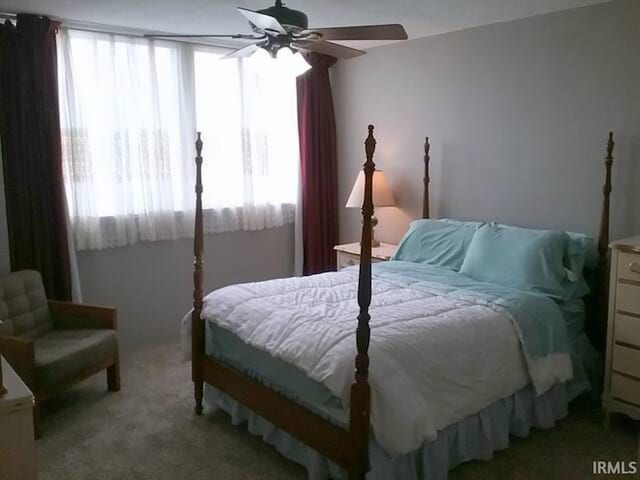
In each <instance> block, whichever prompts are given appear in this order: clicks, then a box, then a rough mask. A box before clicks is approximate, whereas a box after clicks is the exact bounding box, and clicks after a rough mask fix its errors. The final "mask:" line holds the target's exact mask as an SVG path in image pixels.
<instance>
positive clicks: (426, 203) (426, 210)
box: [422, 137, 431, 218]
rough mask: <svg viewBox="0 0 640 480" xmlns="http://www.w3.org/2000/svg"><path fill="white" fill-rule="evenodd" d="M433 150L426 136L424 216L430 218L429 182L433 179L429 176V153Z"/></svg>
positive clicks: (423, 181)
mask: <svg viewBox="0 0 640 480" xmlns="http://www.w3.org/2000/svg"><path fill="white" fill-rule="evenodd" d="M430 150H431V145H430V144H429V137H424V178H423V179H422V183H423V184H424V188H423V190H422V191H423V194H422V218H429V215H430V212H429V182H430V181H431V179H430V178H429V162H430V161H431V157H430V155H429V151H430Z"/></svg>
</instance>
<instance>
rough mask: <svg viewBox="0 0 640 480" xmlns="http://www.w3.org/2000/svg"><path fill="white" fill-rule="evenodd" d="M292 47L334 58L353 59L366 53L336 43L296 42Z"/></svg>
mask: <svg viewBox="0 0 640 480" xmlns="http://www.w3.org/2000/svg"><path fill="white" fill-rule="evenodd" d="M291 45H292V46H293V47H296V48H301V49H304V50H309V51H311V52H317V53H323V54H325V55H331V56H332V57H336V58H344V59H348V58H354V57H359V56H360V55H364V54H365V53H367V52H364V51H362V50H357V49H355V48H351V47H345V46H344V45H338V44H337V43H331V42H325V41H317V40H298V41H296V42H294V43H292V44H291Z"/></svg>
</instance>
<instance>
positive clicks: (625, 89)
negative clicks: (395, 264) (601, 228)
mask: <svg viewBox="0 0 640 480" xmlns="http://www.w3.org/2000/svg"><path fill="white" fill-rule="evenodd" d="M639 25H640V2H638V1H637V0H620V1H615V2H613V3H606V4H601V5H597V6H592V7H585V8H580V9H575V10H569V11H564V12H559V13H553V14H548V15H543V16H538V17H532V18H528V19H524V20H518V21H513V22H508V23H500V24H494V25H489V26H485V27H480V28H475V29H471V30H465V31H459V32H453V33H448V34H444V35H440V36H437V37H430V38H424V39H417V40H412V41H408V42H403V43H398V44H394V45H389V46H384V47H378V48H374V49H372V50H370V51H369V52H368V53H367V55H365V56H363V57H359V58H357V59H353V60H349V61H343V62H339V63H338V65H337V66H336V67H335V68H334V74H333V91H334V97H335V104H336V115H337V125H338V133H339V135H338V161H339V178H340V180H339V181H340V185H339V202H340V203H343V202H346V199H347V197H348V195H349V191H350V189H351V186H352V184H353V181H354V180H355V178H356V175H357V171H358V169H359V168H360V166H361V163H362V161H363V160H364V153H363V145H362V143H363V140H364V137H365V136H366V126H367V124H368V123H373V124H374V125H375V126H376V137H377V140H378V147H377V151H376V154H377V156H376V162H377V164H378V167H379V168H380V169H382V170H384V171H385V175H386V176H387V179H388V181H389V182H390V184H391V187H392V189H393V190H394V193H395V195H396V200H397V202H398V204H399V208H386V209H379V211H378V212H377V215H378V217H379V218H380V221H381V224H380V226H379V227H378V229H377V234H378V238H379V239H381V240H383V241H385V240H386V241H397V240H398V239H399V237H400V236H401V235H402V233H403V232H404V230H405V229H406V226H407V223H408V222H409V220H410V219H412V218H418V217H419V216H420V212H421V210H420V208H421V192H422V182H421V178H422V168H423V167H422V155H423V153H422V145H423V142H424V136H425V135H429V136H430V137H431V143H432V150H431V158H432V165H431V172H432V175H431V180H432V182H431V187H432V194H431V200H432V207H433V210H432V216H440V217H443V216H446V217H454V218H459V219H485V220H496V221H500V222H505V223H510V224H515V225H522V226H532V227H547V228H555V229H565V230H573V231H583V232H587V233H595V232H596V231H597V227H598V222H599V216H600V205H601V203H602V183H603V175H604V164H603V160H602V159H603V157H604V154H605V142H606V137H607V133H608V132H609V130H613V131H614V132H615V134H616V143H617V144H616V153H615V157H616V162H615V164H614V169H615V174H614V194H613V203H612V215H613V228H612V230H613V236H614V237H620V236H626V235H631V234H637V233H639V232H640V27H639ZM359 229H360V225H359V212H358V211H357V209H346V208H343V209H342V210H341V215H340V231H341V234H340V235H341V240H342V241H355V240H357V239H358V238H359V235H360V233H359Z"/></svg>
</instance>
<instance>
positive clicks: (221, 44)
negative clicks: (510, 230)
mask: <svg viewBox="0 0 640 480" xmlns="http://www.w3.org/2000/svg"><path fill="white" fill-rule="evenodd" d="M31 15H39V14H31ZM41 16H46V17H49V18H50V19H51V20H53V21H56V22H59V23H60V25H61V26H62V27H66V28H69V29H71V30H79V31H82V32H90V33H106V34H111V35H122V36H126V37H137V38H143V37H144V36H145V35H158V38H159V39H163V40H166V41H171V42H179V43H180V42H181V43H192V44H195V45H204V46H207V47H218V48H222V49H225V50H233V49H235V48H239V47H242V46H244V45H246V44H245V43H241V42H234V41H233V40H229V41H228V42H226V41H224V40H219V39H218V40H212V41H210V42H208V41H206V40H202V39H199V40H195V39H194V40H189V39H188V38H181V39H180V40H177V39H174V38H163V37H162V35H172V34H171V33H169V32H158V31H155V30H147V29H143V28H131V27H119V26H116V25H107V24H103V23H92V22H80V21H77V20H68V19H63V18H59V17H54V16H49V15H41ZM17 18H18V15H17V14H15V13H8V12H0V19H7V20H14V21H15V20H16V19H17Z"/></svg>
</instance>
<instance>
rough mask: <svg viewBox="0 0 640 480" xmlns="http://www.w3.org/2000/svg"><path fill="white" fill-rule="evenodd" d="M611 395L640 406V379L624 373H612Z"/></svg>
mask: <svg viewBox="0 0 640 480" xmlns="http://www.w3.org/2000/svg"><path fill="white" fill-rule="evenodd" d="M611 396H612V397H614V398H616V399H618V400H622V401H624V402H628V403H633V404H634V405H638V406H640V381H638V380H634V379H633V378H628V377H625V376H623V375H617V374H615V373H614V374H612V375H611Z"/></svg>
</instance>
